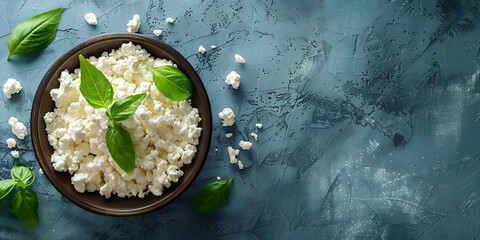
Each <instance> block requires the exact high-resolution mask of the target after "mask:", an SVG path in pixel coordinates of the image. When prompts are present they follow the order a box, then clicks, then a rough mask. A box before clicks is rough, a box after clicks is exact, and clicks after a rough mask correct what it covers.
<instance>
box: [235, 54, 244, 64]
mask: <svg viewBox="0 0 480 240" xmlns="http://www.w3.org/2000/svg"><path fill="white" fill-rule="evenodd" d="M235 62H237V63H242V64H243V63H245V59H244V58H243V57H242V56H240V55H238V54H235Z"/></svg>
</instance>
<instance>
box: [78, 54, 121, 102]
mask: <svg viewBox="0 0 480 240" xmlns="http://www.w3.org/2000/svg"><path fill="white" fill-rule="evenodd" d="M78 58H79V59H80V92H81V93H82V95H83V97H84V98H85V100H87V102H88V103H89V104H90V105H91V106H92V107H94V108H108V106H110V104H111V103H112V102H113V87H112V84H110V82H109V81H108V79H107V78H106V77H105V75H103V73H102V72H100V70H98V69H97V68H96V67H95V66H93V65H92V64H91V63H90V62H89V61H88V60H86V59H85V58H84V57H83V56H82V55H81V54H80V55H79V56H78Z"/></svg>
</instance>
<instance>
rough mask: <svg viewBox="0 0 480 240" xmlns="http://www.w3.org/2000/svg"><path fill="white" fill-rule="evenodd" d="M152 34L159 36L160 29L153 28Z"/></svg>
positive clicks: (160, 33)
mask: <svg viewBox="0 0 480 240" xmlns="http://www.w3.org/2000/svg"><path fill="white" fill-rule="evenodd" d="M153 34H154V35H155V36H157V37H160V35H162V30H160V29H155V30H153Z"/></svg>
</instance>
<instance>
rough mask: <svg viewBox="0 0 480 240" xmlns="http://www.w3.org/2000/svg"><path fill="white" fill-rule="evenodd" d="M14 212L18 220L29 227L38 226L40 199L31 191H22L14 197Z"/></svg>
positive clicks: (27, 189)
mask: <svg viewBox="0 0 480 240" xmlns="http://www.w3.org/2000/svg"><path fill="white" fill-rule="evenodd" d="M13 212H14V213H15V216H17V218H18V220H20V222H21V223H22V224H24V225H25V226H27V227H35V226H36V225H37V224H38V197H37V194H36V193H35V192H34V191H33V190H31V189H29V188H25V189H20V190H18V191H16V192H15V194H14V195H13Z"/></svg>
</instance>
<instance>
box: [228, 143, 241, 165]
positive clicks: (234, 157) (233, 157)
mask: <svg viewBox="0 0 480 240" xmlns="http://www.w3.org/2000/svg"><path fill="white" fill-rule="evenodd" d="M227 149H228V157H229V159H230V163H231V164H234V163H237V162H238V159H237V156H238V154H239V153H240V150H238V149H233V148H232V147H230V146H229V147H228V148H227Z"/></svg>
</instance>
